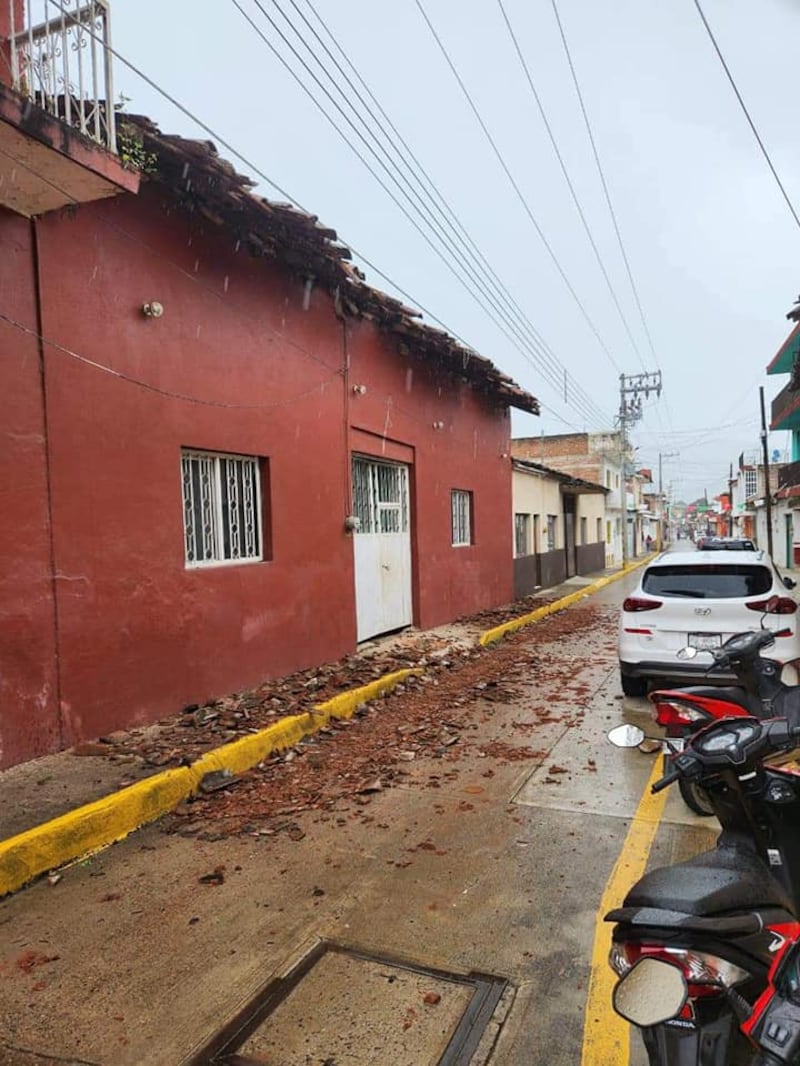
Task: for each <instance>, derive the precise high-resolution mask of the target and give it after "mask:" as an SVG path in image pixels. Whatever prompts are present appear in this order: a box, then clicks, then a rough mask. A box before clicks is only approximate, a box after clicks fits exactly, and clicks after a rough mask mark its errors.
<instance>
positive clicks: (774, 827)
mask: <svg viewBox="0 0 800 1066" xmlns="http://www.w3.org/2000/svg"><path fill="white" fill-rule="evenodd" d="M609 739H611V740H612V742H614V743H616V744H618V745H619V746H622V747H631V746H634V745H638V744H639V743H641V742H642V740H643V739H645V738H644V733H643V732H642V730H640V729H637V728H636V727H633V726H620V727H618V729H617V730H612V731H611V733H610V734H609ZM798 743H800V713H797V714H795V715H793V716H792V717H791V718H790V719H786V718H783V719H772V720H768V721H759V720H758V719H756V718H754V717H739V718H729V719H724V720H721V721H717V722H712V723H711V724H710V725H708V726H707V727H705V728H704V729H702V730H700V731H699V732H698V733H696V734H695V735H693V736H692V737H691V738H689V740H688V742H687V744H686V748H685V750H684V751H683V752H680V753H675V754H674V755H672V756H670V759H669V768H668V770H667V773H666V774H665V775H664V776H663V777H662V778H661V779H660V780H659V781H657V782H656V783H655V784H654V786H653V791H656V792H658V791H660V790H661V789H664V788H666V787H667V786H668V785H670V784H672V783H673V782H675V781H680V780H682V779H683V780H689V781H696V782H698V783H700V784H701V785H702V787H703V788H704V789H705V790H706V792H707V793H708V796H709V797H710V800H711V802H712V805H713V807H714V813H715V814H716V815H717V817H718V819H719V821H720V824H721V826H722V832H721V833H720V836H719V838H718V840H717V843H716V847H715V848H713V849H712V850H711V851H708V852H705V853H703V854H701V855H698V856H695V857H694V858H692V859H689V860H688V861H686V862H682V863H678V864H676V865H673V866H670V867H664V868H661V869H655V870H652V871H651V872H649V873H647V874H645V876H644V877H642V878H641V879H640V880H639V881H638V882H637V883H636V884H635V885H634V886H633V887H632V888H631V889H630V891H629V892H628V894H627V896H626V897H625V899H624V901H623V903H622V906H621V907H619V908H617V909H615V910H612V911H610V912H609V913H608V914H607V915H606V916H605V917H606V920H607V921H610V922H614V923H615V926H614V930H613V934H612V950H611V955H610V959H609V961H610V963H611V966H612V967H613V969H614V970H615V972H616V973H617V975H618V976H619V977H620V978H622V979H623V981H624V979H625V978H626V977H627V975H628V974H629V972H631V971H633V969H634V967H635V966H636V964H637V963H641V962H642V961H643V960H647V959H649V960H655V961H661V962H668V963H670V964H672V966H673V967H677V968H678V969H680V971H681V973H682V975H683V979H684V981H685V984H686V996H685V1001H682V1003H681V1006H680V1009H679V1010H677V1011H673V1012H672V1013H671V1014H670V1015H669V1016H665V1017H663V1018H661V1017H655V1016H653V1017H652V1018H651V1019H649V1020H648V1019H647V1018H646V1017H645V1016H644V1015H641V1016H639V1020H638V1021H635V1024H637V1025H638V1026H639V1027H640V1029H641V1033H642V1037H643V1040H644V1044H645V1048H646V1049H647V1053H648V1056H649V1062H650V1066H752V1064H753V1063H754V1062H757V1061H759V1060H758V1059H756V1058H754V1049H753V1045H752V1043H751V1042H750V1039H749V1038H748V1036H747V1035H746V1032H745V1031H743V1030H742V1029H741V1028H740V1026H742V1025H743V1024H744V1023H745V1022H747V1021H748V1019H751V1018H752V1017H753V1016H754V1012H755V1011H756V1009H759V1010H760V1011H761V1015H763V1014H764V1008H763V998H764V994H765V992H766V991H767V990H768V987H769V975H770V973H771V972H772V971H773V964H774V962H775V960H776V958H777V957H778V955H779V953H782V952H783V951H784V950H785V949H786V946H787V944H789V943H793V942H795V941H797V940H798V939H800V921H798V917H797V916H798V913H800V909H799V908H800V832H798V829H800V779H798V778H797V777H793V776H792V775H791V774H786V773H784V772H782V771H781V770H779V769H775V768H773V767H771V766H769V765H768V763H767V761H766V760H767V759H769V758H770V757H772V756H773V755H775V754H776V753H779V752H783V751H788V750H790V749H792V748H794V747H796V746H797V745H798ZM623 981H621V982H620V985H622V984H623ZM620 985H618V988H619V987H620ZM759 1004H762V1006H761V1007H760V1008H759ZM754 1024H755V1023H754ZM753 1032H755V1029H753ZM761 1061H764V1060H763V1059H762V1060H761ZM766 1061H769V1060H766ZM778 1061H779V1062H780V1061H786V1060H781V1059H778Z"/></svg>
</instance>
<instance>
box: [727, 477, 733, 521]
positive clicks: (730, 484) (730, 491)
mask: <svg viewBox="0 0 800 1066" xmlns="http://www.w3.org/2000/svg"><path fill="white" fill-rule="evenodd" d="M728 506H729V510H728V536H729V537H732V536H733V463H731V465H730V470H729V471H728Z"/></svg>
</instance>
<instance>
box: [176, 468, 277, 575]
mask: <svg viewBox="0 0 800 1066" xmlns="http://www.w3.org/2000/svg"><path fill="white" fill-rule="evenodd" d="M181 478H182V485H183V532H184V549H185V557H186V565H187V566H192V567H194V566H219V565H222V564H225V563H236V562H244V561H259V560H261V559H263V558H264V554H263V531H262V522H261V470H260V463H259V460H258V459H257V458H255V457H253V456H246V455H217V454H214V453H212V452H194V451H184V452H182V453H181Z"/></svg>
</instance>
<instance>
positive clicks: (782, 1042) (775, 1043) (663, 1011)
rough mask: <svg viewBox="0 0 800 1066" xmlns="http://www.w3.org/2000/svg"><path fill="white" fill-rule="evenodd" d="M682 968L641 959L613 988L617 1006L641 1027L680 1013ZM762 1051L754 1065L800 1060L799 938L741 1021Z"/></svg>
mask: <svg viewBox="0 0 800 1066" xmlns="http://www.w3.org/2000/svg"><path fill="white" fill-rule="evenodd" d="M688 998H689V986H688V984H687V981H686V978H685V977H684V974H683V971H682V970H681V969H680V968H679V967H678V966H675V965H674V964H673V963H672V962H667V961H665V960H663V959H656V958H652V957H650V958H647V957H646V958H643V959H640V960H639V961H638V962H637V963H636V964H635V965H634V966H633V967H631V969H630V970H629V971H628V973H627V974H626V975H625V977H623V978H622V980H621V981H620V982H619V983H618V984H617V986H616V988H615V989H614V997H613V1006H614V1010H615V1011H616V1012H617V1014H619V1015H620V1016H621V1017H622V1018H624V1019H625V1020H626V1021H628V1022H630V1023H631V1024H633V1025H637V1026H640V1027H643V1026H653V1025H658V1024H663V1023H664V1022H667V1021H670V1020H673V1019H674V1018H676V1017H677V1016H678V1015H679V1014H680V1013H681V1011H682V1010H683V1009H684V1007H685V1006H686V1004H687V1001H688ZM740 1028H741V1031H742V1032H743V1033H744V1034H745V1035H746V1036H747V1037H749V1039H750V1041H751V1043H752V1044H753V1047H754V1048H756V1049H758V1051H759V1052H760V1054H758V1055H757V1056H756V1058H755V1059H753V1063H754V1066H784V1064H785V1066H798V1064H800V941H796V940H795V941H789V940H787V941H786V944H785V945H784V947H783V948H782V949H781V950H780V951H779V952H778V953H777V955H776V957H775V960H774V962H773V964H772V967H771V968H770V971H769V974H768V976H767V987H766V989H765V990H764V992H763V993H762V995H761V996H760V997H759V999H758V1001H757V1002H756V1004H755V1006H754V1007H753V1009H752V1011H751V1012H750V1014H749V1017H747V1018H746V1019H745V1020H744V1021H743V1022H742V1023H741V1025H740Z"/></svg>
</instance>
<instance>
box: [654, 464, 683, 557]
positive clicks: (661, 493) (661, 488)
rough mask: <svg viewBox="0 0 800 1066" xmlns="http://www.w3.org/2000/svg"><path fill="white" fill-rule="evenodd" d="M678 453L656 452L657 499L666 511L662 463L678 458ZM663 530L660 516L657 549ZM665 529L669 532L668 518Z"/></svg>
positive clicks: (660, 546) (660, 544)
mask: <svg viewBox="0 0 800 1066" xmlns="http://www.w3.org/2000/svg"><path fill="white" fill-rule="evenodd" d="M680 454H681V453H680V452H659V453H658V496H659V499H660V500H661V506H662V508H663V509H664V512H666V510H667V508H666V507H665V505H664V476H663V465H662V464H663V461H664V459H678V458H680ZM663 530H664V521H663V518H662V520H661V521H660V522H659V523H658V548H659V551H660V550H661V548H662V547H663V541H664V535H663ZM667 531H668V532H669V519H667Z"/></svg>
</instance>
